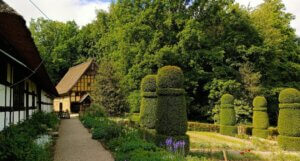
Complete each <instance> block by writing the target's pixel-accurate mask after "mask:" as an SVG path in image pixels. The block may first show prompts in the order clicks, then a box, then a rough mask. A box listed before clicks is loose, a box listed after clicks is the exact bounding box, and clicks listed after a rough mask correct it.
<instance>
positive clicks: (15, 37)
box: [0, 0, 57, 95]
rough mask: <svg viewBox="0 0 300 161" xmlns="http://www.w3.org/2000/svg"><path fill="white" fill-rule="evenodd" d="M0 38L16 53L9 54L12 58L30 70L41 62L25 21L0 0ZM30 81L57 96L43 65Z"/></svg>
mask: <svg viewBox="0 0 300 161" xmlns="http://www.w3.org/2000/svg"><path fill="white" fill-rule="evenodd" d="M0 38H1V39H3V40H5V41H6V42H8V43H9V44H10V45H11V46H12V48H13V49H14V51H16V53H9V54H14V55H12V56H13V57H16V58H18V60H20V61H22V63H24V64H26V65H27V66H28V67H29V68H30V69H31V70H34V69H36V68H37V67H38V66H39V65H40V63H41V62H42V59H41V57H40V55H39V52H38V50H37V47H36V46H35V43H34V41H33V39H32V37H31V33H30V31H29V30H28V28H27V27H26V22H25V20H24V19H23V17H22V16H21V15H19V14H18V13H17V12H16V11H14V9H12V8H11V7H10V6H8V5H7V4H6V3H5V2H3V0H0ZM32 79H33V80H34V81H35V82H36V83H37V84H38V86H39V87H41V88H42V89H43V90H44V91H46V92H48V93H49V94H52V95H57V91H56V89H55V87H54V85H53V84H52V82H51V80H50V78H49V76H48V74H47V71H46V69H45V67H44V65H43V64H42V65H41V67H40V68H38V70H37V71H36V73H35V74H34V75H33V77H32Z"/></svg>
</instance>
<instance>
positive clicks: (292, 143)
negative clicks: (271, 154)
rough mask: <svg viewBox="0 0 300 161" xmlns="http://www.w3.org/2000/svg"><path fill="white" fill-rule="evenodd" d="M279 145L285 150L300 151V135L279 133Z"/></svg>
mask: <svg viewBox="0 0 300 161" xmlns="http://www.w3.org/2000/svg"><path fill="white" fill-rule="evenodd" d="M277 141H278V145H279V146H280V147H281V148H282V149H284V150H291V151H300V146H299V145H300V137H291V136H284V135H279V136H278V137H277Z"/></svg>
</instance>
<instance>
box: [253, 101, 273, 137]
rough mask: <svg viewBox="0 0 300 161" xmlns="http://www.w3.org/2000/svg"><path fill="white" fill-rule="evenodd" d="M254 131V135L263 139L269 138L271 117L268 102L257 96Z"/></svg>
mask: <svg viewBox="0 0 300 161" xmlns="http://www.w3.org/2000/svg"><path fill="white" fill-rule="evenodd" d="M253 106H254V108H253V111H254V112H253V131H252V135H253V136H256V137H261V138H267V137H268V133H269V132H268V127H269V116H268V113H267V100H266V98H265V97H262V96H257V97H255V98H254V100H253Z"/></svg>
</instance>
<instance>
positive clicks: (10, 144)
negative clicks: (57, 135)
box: [0, 112, 58, 161]
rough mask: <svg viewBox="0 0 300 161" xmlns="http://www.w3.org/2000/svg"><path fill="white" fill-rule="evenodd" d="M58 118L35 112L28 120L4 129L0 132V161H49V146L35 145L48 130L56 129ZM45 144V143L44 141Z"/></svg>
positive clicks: (50, 157) (49, 114)
mask: <svg viewBox="0 0 300 161" xmlns="http://www.w3.org/2000/svg"><path fill="white" fill-rule="evenodd" d="M57 124H58V118H57V117H56V115H55V114H53V113H43V112H37V113H34V114H33V115H32V117H31V118H30V119H28V120H25V121H23V122H22V123H19V124H17V125H11V126H9V127H6V128H5V129H4V130H3V131H1V132H0V160H1V161H8V160H9V161H33V160H36V161H51V160H52V154H51V144H52V142H48V143H47V144H46V145H40V144H38V143H37V141H36V140H37V139H39V137H40V136H42V135H47V129H48V128H56V126H57ZM46 142H47V141H46Z"/></svg>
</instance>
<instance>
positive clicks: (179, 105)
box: [155, 66, 187, 136]
mask: <svg viewBox="0 0 300 161" xmlns="http://www.w3.org/2000/svg"><path fill="white" fill-rule="evenodd" d="M183 80H184V78H183V72H182V71H181V69H180V68H179V67H175V66H166V67H162V68H160V69H159V70H158V74H157V82H156V83H157V87H158V89H157V95H158V105H157V112H156V117H157V120H156V124H155V128H156V130H157V133H158V134H162V135H168V136H177V135H185V133H186V131H187V113H186V100H185V95H184V90H183V89H182V87H183Z"/></svg>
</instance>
